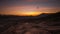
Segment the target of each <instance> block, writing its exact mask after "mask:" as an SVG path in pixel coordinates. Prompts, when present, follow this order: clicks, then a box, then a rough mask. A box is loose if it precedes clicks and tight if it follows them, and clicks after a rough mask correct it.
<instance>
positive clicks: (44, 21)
mask: <svg viewBox="0 0 60 34" xmlns="http://www.w3.org/2000/svg"><path fill="white" fill-rule="evenodd" d="M34 33H35V34H60V12H57V13H52V14H45V13H43V14H41V15H38V16H16V15H0V34H34Z"/></svg>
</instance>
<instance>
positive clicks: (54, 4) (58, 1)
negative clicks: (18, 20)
mask: <svg viewBox="0 0 60 34" xmlns="http://www.w3.org/2000/svg"><path fill="white" fill-rule="evenodd" d="M58 11H60V0H0V14H7V15H9V14H10V15H21V14H23V15H25V14H28V13H31V14H32V13H33V14H34V13H35V15H36V14H40V13H55V12H58Z"/></svg>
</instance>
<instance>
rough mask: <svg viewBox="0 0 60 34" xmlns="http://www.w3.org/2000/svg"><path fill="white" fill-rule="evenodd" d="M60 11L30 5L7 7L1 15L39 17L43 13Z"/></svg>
mask: <svg viewBox="0 0 60 34" xmlns="http://www.w3.org/2000/svg"><path fill="white" fill-rule="evenodd" d="M58 10H59V9H54V8H50V7H40V6H39V8H37V7H36V6H33V5H29V6H10V7H5V8H4V10H1V12H0V14H5V15H19V16H30V15H32V16H37V15H40V14H42V13H55V12H56V11H58Z"/></svg>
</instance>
